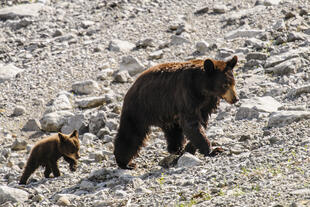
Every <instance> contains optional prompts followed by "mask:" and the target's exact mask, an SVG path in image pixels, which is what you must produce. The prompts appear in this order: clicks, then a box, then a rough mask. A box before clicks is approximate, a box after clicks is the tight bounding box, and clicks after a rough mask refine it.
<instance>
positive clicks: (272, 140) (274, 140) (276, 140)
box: [269, 137, 280, 144]
mask: <svg viewBox="0 0 310 207" xmlns="http://www.w3.org/2000/svg"><path fill="white" fill-rule="evenodd" d="M279 141H280V140H279V138H277V137H271V138H270V139H269V142H270V144H276V143H277V142H279Z"/></svg>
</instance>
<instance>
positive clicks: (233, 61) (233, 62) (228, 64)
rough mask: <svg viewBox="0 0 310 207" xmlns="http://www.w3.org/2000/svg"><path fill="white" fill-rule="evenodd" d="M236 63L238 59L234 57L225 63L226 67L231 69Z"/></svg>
mask: <svg viewBox="0 0 310 207" xmlns="http://www.w3.org/2000/svg"><path fill="white" fill-rule="evenodd" d="M237 62H238V57H237V56H234V57H233V58H232V59H231V60H229V61H227V63H226V64H227V66H228V67H230V68H231V69H233V68H234V67H235V65H236V64H237Z"/></svg>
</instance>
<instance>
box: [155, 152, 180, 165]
mask: <svg viewBox="0 0 310 207" xmlns="http://www.w3.org/2000/svg"><path fill="white" fill-rule="evenodd" d="M178 159H179V155H174V154H171V155H169V156H167V157H165V158H164V159H162V160H160V161H159V163H158V165H159V166H161V167H163V168H170V167H173V166H175V165H176V164H177V162H178Z"/></svg>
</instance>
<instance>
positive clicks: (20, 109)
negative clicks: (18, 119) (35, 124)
mask: <svg viewBox="0 0 310 207" xmlns="http://www.w3.org/2000/svg"><path fill="white" fill-rule="evenodd" d="M25 112H26V109H25V107H24V106H16V107H15V108H14V111H13V114H12V116H21V115H23V114H24V113H25Z"/></svg>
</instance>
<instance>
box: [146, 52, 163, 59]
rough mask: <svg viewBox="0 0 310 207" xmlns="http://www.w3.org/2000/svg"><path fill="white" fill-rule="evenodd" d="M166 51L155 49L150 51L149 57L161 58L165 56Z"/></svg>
mask: <svg viewBox="0 0 310 207" xmlns="http://www.w3.org/2000/svg"><path fill="white" fill-rule="evenodd" d="M163 55H164V53H163V51H162V50H157V51H154V52H152V53H150V55H149V59H151V60H155V59H156V60H158V59H161V58H162V57H163Z"/></svg>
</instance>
